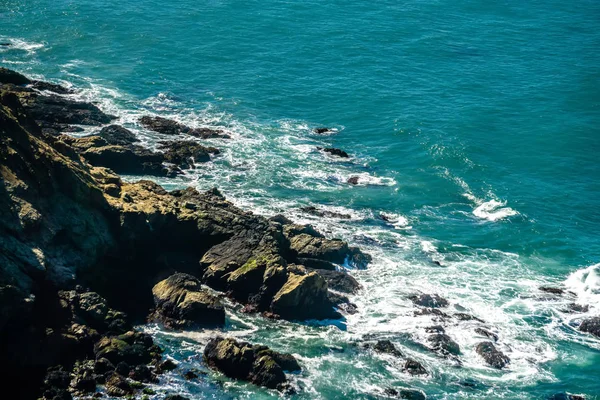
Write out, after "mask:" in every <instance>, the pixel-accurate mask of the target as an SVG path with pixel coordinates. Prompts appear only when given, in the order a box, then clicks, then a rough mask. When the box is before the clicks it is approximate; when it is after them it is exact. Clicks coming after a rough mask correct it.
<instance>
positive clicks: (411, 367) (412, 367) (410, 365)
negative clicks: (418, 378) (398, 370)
mask: <svg viewBox="0 0 600 400" xmlns="http://www.w3.org/2000/svg"><path fill="white" fill-rule="evenodd" d="M403 370H404V371H405V372H408V373H409V374H411V375H427V374H428V373H427V370H426V369H425V367H424V366H423V365H422V364H421V363H420V362H418V361H417V360H413V359H412V358H408V359H406V362H405V363H404V367H403Z"/></svg>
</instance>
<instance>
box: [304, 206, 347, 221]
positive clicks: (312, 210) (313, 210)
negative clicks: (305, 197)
mask: <svg viewBox="0 0 600 400" xmlns="http://www.w3.org/2000/svg"><path fill="white" fill-rule="evenodd" d="M300 211H303V212H305V213H307V214H310V215H314V216H316V217H324V218H337V219H351V218H352V216H351V215H349V214H342V213H338V212H335V211H328V210H321V209H319V208H317V207H315V206H306V207H301V208H300Z"/></svg>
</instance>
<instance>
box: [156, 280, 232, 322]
mask: <svg viewBox="0 0 600 400" xmlns="http://www.w3.org/2000/svg"><path fill="white" fill-rule="evenodd" d="M152 294H153V296H154V303H155V306H156V309H155V311H154V313H153V314H152V315H151V317H150V319H151V320H154V321H160V322H162V323H164V324H165V325H166V326H168V327H170V328H174V329H179V328H189V327H192V326H196V325H201V326H221V325H224V324H225V309H224V308H223V305H222V304H221V301H220V300H219V299H218V298H217V297H216V296H214V295H212V294H211V293H209V292H208V290H207V289H203V288H202V285H201V283H200V281H199V280H198V279H196V278H194V277H193V276H191V275H188V274H181V273H179V274H174V275H171V276H170V277H169V278H167V279H165V280H163V281H161V282H159V283H157V284H156V285H155V286H154V288H152Z"/></svg>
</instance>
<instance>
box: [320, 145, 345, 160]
mask: <svg viewBox="0 0 600 400" xmlns="http://www.w3.org/2000/svg"><path fill="white" fill-rule="evenodd" d="M317 150H322V151H323V152H325V153H329V154H331V155H332V156H338V157H342V158H348V157H349V155H348V153H346V152H345V151H344V150H340V149H336V148H335V147H325V148H322V147H317Z"/></svg>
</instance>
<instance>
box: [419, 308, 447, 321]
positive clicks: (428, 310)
mask: <svg viewBox="0 0 600 400" xmlns="http://www.w3.org/2000/svg"><path fill="white" fill-rule="evenodd" d="M414 315H415V316H419V315H436V316H438V317H441V318H440V319H445V318H450V315H448V314H446V313H445V312H443V311H442V310H439V309H437V308H421V309H419V310H417V311H415V312H414Z"/></svg>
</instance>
